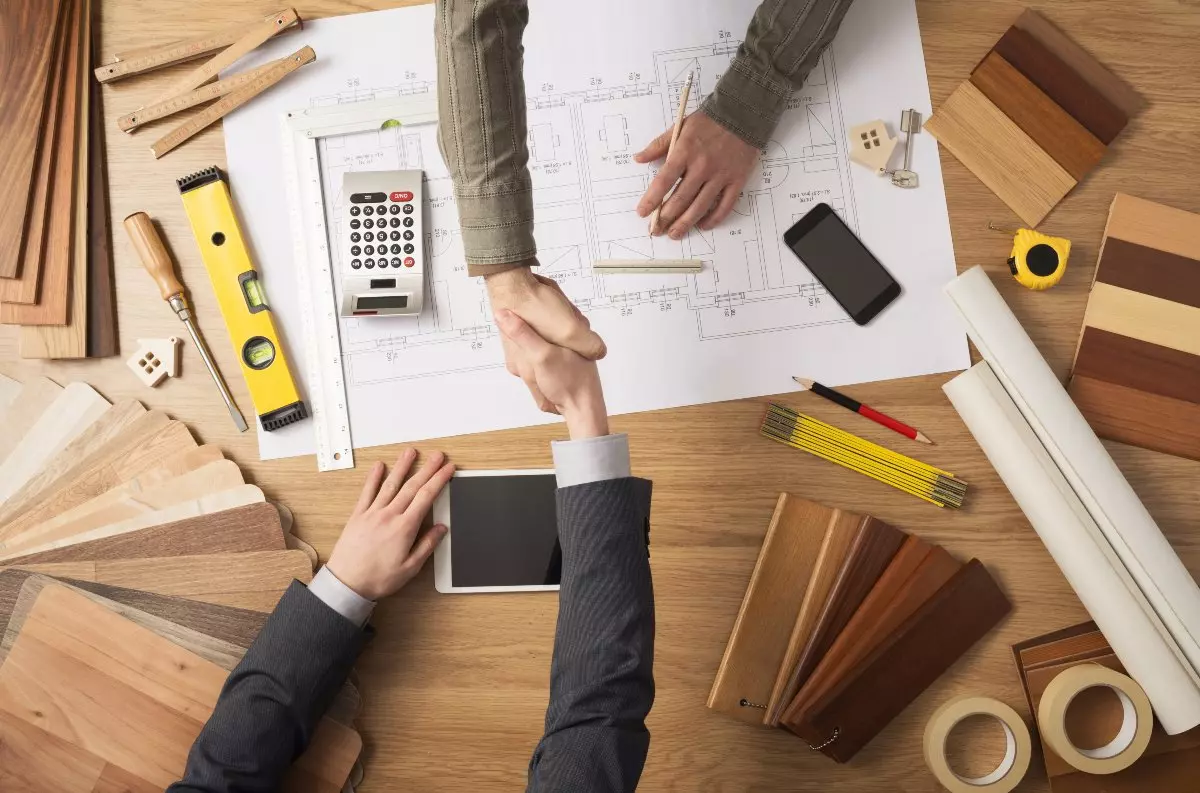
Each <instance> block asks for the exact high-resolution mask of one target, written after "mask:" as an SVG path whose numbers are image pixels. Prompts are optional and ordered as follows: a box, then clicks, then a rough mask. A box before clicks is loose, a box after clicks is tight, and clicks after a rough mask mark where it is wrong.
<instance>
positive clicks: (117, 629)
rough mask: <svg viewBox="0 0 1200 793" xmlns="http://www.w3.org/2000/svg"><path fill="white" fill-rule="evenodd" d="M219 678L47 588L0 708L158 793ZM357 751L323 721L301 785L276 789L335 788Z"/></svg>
mask: <svg viewBox="0 0 1200 793" xmlns="http://www.w3.org/2000/svg"><path fill="white" fill-rule="evenodd" d="M226 676H227V673H226V672H225V670H223V669H221V668H220V667H218V666H217V665H215V664H212V663H210V662H208V661H206V660H204V659H203V658H200V657H199V656H197V655H195V654H194V653H190V652H188V651H186V650H184V649H182V648H180V647H178V646H176V645H174V644H172V643H171V642H169V641H167V640H166V639H163V638H162V637H159V636H156V635H154V634H153V633H152V632H150V631H148V630H146V629H145V628H143V627H141V626H139V625H136V624H134V623H132V622H130V621H128V620H126V619H123V618H122V617H120V616H118V615H116V614H114V613H113V612H111V611H109V610H108V609H106V608H104V607H103V606H101V605H100V604H98V603H95V602H93V601H91V600H88V599H87V598H86V597H83V596H81V595H79V594H77V593H75V592H72V591H71V590H69V589H67V588H65V587H62V586H58V585H51V586H47V587H45V588H44V589H43V590H42V592H41V594H40V596H39V597H38V598H37V601H36V602H35V603H34V605H33V608H32V610H31V611H30V612H29V614H28V617H27V618H26V619H25V622H24V625H23V626H22V628H21V634H20V636H19V637H18V638H17V641H16V643H15V644H14V646H13V648H12V650H11V651H10V652H9V654H8V658H7V660H6V662H5V664H4V666H3V667H0V706H2V707H3V708H4V709H6V710H8V711H9V712H10V713H12V714H14V715H16V716H18V717H19V718H21V719H22V720H24V721H26V722H28V723H29V724H33V725H35V726H37V727H39V728H40V729H42V730H44V731H46V732H48V733H50V734H52V735H55V736H57V737H58V738H60V739H62V740H64V741H68V742H70V743H72V744H74V745H76V746H79V747H80V748H82V749H84V750H85V751H87V752H90V753H91V754H94V755H96V756H98V757H101V758H102V759H104V760H105V761H106V762H109V763H112V764H114V765H116V766H118V767H119V768H121V769H123V770H124V771H125V772H126V773H127V774H129V775H131V776H132V777H133V778H137V779H142V780H145V781H146V782H148V783H150V784H153V785H156V786H158V787H165V786H167V785H169V784H171V783H172V782H174V781H175V780H177V779H178V778H179V776H180V774H181V772H182V770H183V767H184V764H185V762H186V760H187V753H188V750H189V749H190V748H191V745H192V743H193V741H194V740H195V738H196V736H197V735H198V734H199V731H200V729H201V727H202V726H203V723H204V720H205V719H207V717H208V716H209V715H210V714H211V712H212V709H213V707H214V705H215V704H216V701H217V697H218V695H219V693H220V690H221V686H222V684H223V683H224V681H225V678H226ZM51 714H52V715H51ZM58 714H62V716H61V717H59V716H58ZM361 748H362V742H361V739H359V737H358V735H357V734H356V733H354V732H353V731H352V730H349V729H347V728H345V727H343V726H341V725H338V724H335V723H333V722H332V721H330V720H328V719H325V720H322V722H321V724H320V725H319V727H318V729H317V730H316V732H315V734H314V736H313V742H312V744H311V746H310V747H309V749H308V752H306V755H305V757H304V758H301V760H299V761H298V763H297V767H298V768H300V769H303V771H304V772H305V773H303V779H301V780H298V781H299V782H300V783H301V784H300V785H285V787H284V790H297V791H298V790H305V791H330V793H334V791H338V790H340V788H341V786H342V785H343V784H344V782H345V781H346V779H347V778H348V777H349V775H350V771H351V769H352V767H353V765H354V762H355V761H356V760H357V758H358V755H359V753H360V752H361Z"/></svg>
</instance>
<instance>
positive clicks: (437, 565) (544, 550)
mask: <svg viewBox="0 0 1200 793" xmlns="http://www.w3.org/2000/svg"><path fill="white" fill-rule="evenodd" d="M556 488H557V484H556V482H555V479H554V471H552V470H549V471H547V470H529V471H459V472H458V473H456V474H455V475H454V478H453V479H451V480H450V484H449V485H447V486H446V489H445V490H443V491H442V492H441V494H440V495H439V496H438V499H437V501H435V502H434V505H433V520H434V522H435V523H444V524H446V526H448V527H449V528H450V531H449V533H447V534H446V538H445V539H444V540H442V544H441V545H439V546H438V549H437V552H436V553H435V554H434V557H433V569H434V586H436V587H437V591H438V592H545V591H550V590H556V589H558V584H559V579H560V577H561V575H562V548H561V547H560V546H559V544H558V518H557V515H556V512H555V496H554V492H555V490H556Z"/></svg>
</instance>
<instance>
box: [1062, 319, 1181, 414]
mask: <svg viewBox="0 0 1200 793" xmlns="http://www.w3.org/2000/svg"><path fill="white" fill-rule="evenodd" d="M1071 376H1072V377H1090V378H1091V379H1093V380H1099V381H1101V382H1105V383H1112V384H1114V385H1119V386H1125V387H1126V388H1132V389H1134V390H1135V391H1145V392H1146V393H1148V394H1157V395H1158V396H1165V397H1170V398H1171V399H1179V400H1183V401H1185V402H1200V356H1195V355H1189V354H1188V353H1186V352H1179V351H1178V350H1172V349H1170V348H1168V347H1160V346H1158V345H1157V344H1148V343H1146V342H1144V341H1138V340H1137V339H1131V338H1129V337H1128V336H1120V335H1118V334H1116V333H1109V332H1108V331H1106V330H1100V329H1099V328H1084V329H1083V338H1081V339H1080V341H1079V352H1078V353H1076V355H1075V366H1074V368H1073V369H1072V370H1071Z"/></svg>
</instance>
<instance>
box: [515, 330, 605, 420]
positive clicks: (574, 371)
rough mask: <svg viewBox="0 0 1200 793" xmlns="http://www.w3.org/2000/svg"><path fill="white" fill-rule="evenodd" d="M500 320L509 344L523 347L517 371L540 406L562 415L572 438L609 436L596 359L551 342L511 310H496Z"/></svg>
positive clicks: (517, 362)
mask: <svg viewBox="0 0 1200 793" xmlns="http://www.w3.org/2000/svg"><path fill="white" fill-rule="evenodd" d="M496 322H497V324H498V325H499V326H500V332H501V333H502V334H503V335H504V338H505V341H506V343H508V344H512V345H514V346H516V347H517V348H518V349H519V350H520V355H518V356H516V361H515V363H516V367H517V372H516V374H517V376H518V377H520V378H521V379H522V380H524V381H525V385H526V386H528V387H529V392H530V393H531V394H533V398H534V401H535V402H537V403H538V407H539V408H541V409H542V410H544V411H546V412H547V413H559V414H561V415H562V417H563V418H564V419H566V420H567V429H568V430H569V431H570V433H571V439H572V440H581V439H583V438H596V437H599V436H601V435H607V434H608V410H607V408H605V406H604V391H603V389H602V388H601V387H600V372H599V370H598V369H597V368H596V362H595V361H589V360H588V359H586V358H584V357H582V356H580V355H579V354H577V353H574V352H572V351H571V350H568V349H567V348H565V347H559V346H557V345H554V344H551V343H550V342H548V341H546V340H545V339H543V338H542V337H541V336H539V335H538V333H537V331H535V330H534V329H533V328H531V327H530V326H529V325H528V324H526V323H525V321H524V320H522V319H521V318H520V317H518V316H517V315H516V314H514V313H513V312H511V311H508V310H507V309H501V310H499V311H497V312H496ZM510 371H511V370H510Z"/></svg>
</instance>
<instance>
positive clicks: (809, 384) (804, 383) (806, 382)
mask: <svg viewBox="0 0 1200 793" xmlns="http://www.w3.org/2000/svg"><path fill="white" fill-rule="evenodd" d="M792 379H793V380H795V381H796V382H797V383H799V384H800V385H802V386H804V389H805V390H806V391H807V390H808V389H810V388H812V387H813V382H815V381H813V380H809V379H808V378H807V377H793V378H792Z"/></svg>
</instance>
